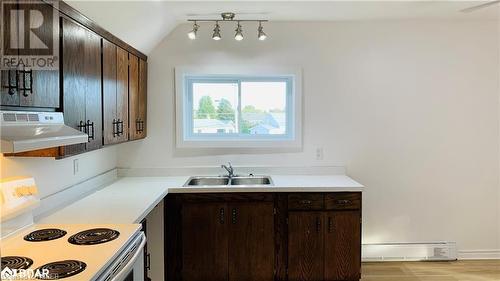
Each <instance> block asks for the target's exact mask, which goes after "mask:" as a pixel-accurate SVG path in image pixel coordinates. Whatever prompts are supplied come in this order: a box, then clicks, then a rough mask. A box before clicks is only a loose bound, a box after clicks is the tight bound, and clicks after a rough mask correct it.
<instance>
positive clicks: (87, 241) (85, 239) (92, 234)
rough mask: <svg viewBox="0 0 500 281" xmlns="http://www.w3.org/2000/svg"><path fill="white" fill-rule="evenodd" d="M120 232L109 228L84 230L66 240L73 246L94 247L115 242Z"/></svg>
mask: <svg viewBox="0 0 500 281" xmlns="http://www.w3.org/2000/svg"><path fill="white" fill-rule="evenodd" d="M119 235H120V232H118V231H116V230H113V229H109V228H93V229H89V230H84V231H81V232H78V233H77V234H75V235H72V236H71V237H70V238H68V241H69V243H71V244H75V245H95V244H101V243H106V242H109V241H111V240H115V239H116V238H118V236H119Z"/></svg>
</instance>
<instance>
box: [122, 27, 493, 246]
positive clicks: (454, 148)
mask: <svg viewBox="0 0 500 281" xmlns="http://www.w3.org/2000/svg"><path fill="white" fill-rule="evenodd" d="M190 28H191V26H190V25H181V26H179V27H178V28H177V29H175V30H174V31H173V32H172V33H171V34H170V35H169V36H168V37H167V38H166V39H165V40H164V41H163V42H162V43H161V44H160V45H158V46H157V47H156V49H154V51H153V52H152V53H151V54H150V56H149V71H148V72H149V83H148V87H149V92H148V94H149V96H148V99H149V100H148V110H149V112H148V126H149V131H148V134H149V136H148V138H147V139H146V140H144V141H139V142H134V143H128V144H124V145H122V146H120V147H119V153H118V164H119V166H121V167H142V168H144V167H179V166H200V165H218V164H220V163H221V162H225V161H227V160H232V161H233V162H234V163H235V164H236V165H279V166H283V165H294V166H296V165H306V166H312V165H340V166H347V169H348V174H349V175H350V176H352V177H353V178H354V179H356V180H358V181H360V182H361V183H363V184H365V185H366V186H367V189H366V192H365V194H364V206H363V208H364V209H363V213H364V220H363V223H364V227H363V233H364V237H363V239H364V242H365V243H372V242H418V241H436V240H447V241H456V242H458V247H459V249H461V250H480V249H499V248H500V246H499V241H498V235H499V233H498V228H497V225H496V223H495V222H497V221H498V219H497V218H498V212H499V210H498V209H497V206H498V205H499V204H498V203H499V202H498V196H496V195H497V192H498V188H499V187H498V186H499V182H498V176H499V159H498V158H499V151H498V150H499V143H500V142H499V124H498V123H499V120H498V114H499V108H498V77H499V67H498V62H499V58H498V42H497V41H498V33H497V23H496V22H493V21H490V22H487V21H483V22H478V21H475V22H474V21H468V22H460V21H425V22H424V21H387V22H383V21H378V22H375V21H374V22H368V21H366V22H332V23H326V22H308V23H306V22H303V23H300V22H295V23H287V22H275V23H269V24H266V32H267V33H268V34H269V35H270V39H269V40H267V41H265V42H260V41H258V40H256V38H255V37H256V32H255V30H254V28H250V27H247V26H245V30H244V32H245V35H246V38H245V40H243V41H242V42H236V41H235V40H233V39H232V38H231V37H232V36H233V29H234V28H233V27H232V26H227V27H225V28H223V32H224V33H223V36H225V37H224V39H223V40H222V41H219V42H215V41H213V40H211V39H209V37H210V35H211V34H210V33H211V29H212V27H211V26H206V25H205V26H202V27H201V29H200V31H199V35H200V38H199V39H197V40H195V41H190V40H188V39H187V36H186V33H187V32H188V31H189V30H190ZM205 64H238V65H264V64H265V65H287V66H299V67H302V68H303V80H304V81H303V85H304V87H303V95H304V97H305V98H304V128H303V129H304V147H303V150H302V151H299V152H293V153H280V152H274V153H273V152H269V151H264V152H255V151H254V152H248V151H229V153H226V154H222V155H221V154H220V151H219V152H217V151H180V150H176V149H175V143H174V138H175V136H174V121H175V119H174V118H175V114H174V95H173V93H174V85H173V81H174V76H173V71H174V67H175V66H181V65H205ZM318 147H322V148H324V154H325V155H324V160H323V161H317V160H315V149H316V148H318ZM238 152H239V153H238ZM235 153H238V155H235Z"/></svg>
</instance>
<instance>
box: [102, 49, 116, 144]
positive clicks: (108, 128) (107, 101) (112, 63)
mask: <svg viewBox="0 0 500 281" xmlns="http://www.w3.org/2000/svg"><path fill="white" fill-rule="evenodd" d="M102 77H103V81H102V84H103V87H102V89H103V93H102V101H103V106H102V108H103V118H104V119H103V127H104V135H103V139H104V144H112V143H115V142H116V136H117V126H116V119H117V117H116V45H115V44H113V43H110V42H109V41H107V40H102Z"/></svg>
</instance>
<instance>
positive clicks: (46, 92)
mask: <svg viewBox="0 0 500 281" xmlns="http://www.w3.org/2000/svg"><path fill="white" fill-rule="evenodd" d="M32 75H33V76H32V77H31V79H32V80H33V82H32V83H33V85H32V87H33V88H32V91H31V92H30V93H26V94H22V93H21V94H20V104H21V106H27V107H45V108H59V100H60V98H59V97H60V90H59V89H60V84H59V76H60V75H59V71H58V70H33V72H32Z"/></svg>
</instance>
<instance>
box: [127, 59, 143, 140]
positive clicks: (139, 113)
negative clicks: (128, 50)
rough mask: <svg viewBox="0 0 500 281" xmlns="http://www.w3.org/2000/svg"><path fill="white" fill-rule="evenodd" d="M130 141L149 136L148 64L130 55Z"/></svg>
mask: <svg viewBox="0 0 500 281" xmlns="http://www.w3.org/2000/svg"><path fill="white" fill-rule="evenodd" d="M129 62H130V68H129V71H130V72H129V79H130V80H129V105H130V107H129V124H130V131H129V139H130V140H137V139H143V138H145V137H146V135H147V131H146V130H147V122H146V121H147V120H146V119H147V63H146V61H144V60H142V59H139V58H138V57H136V56H134V55H132V54H129Z"/></svg>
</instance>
